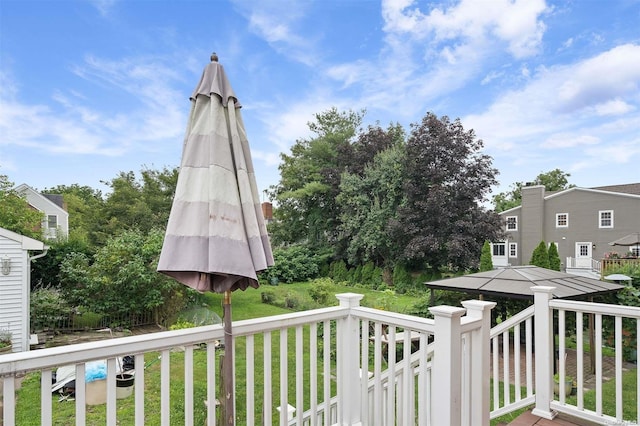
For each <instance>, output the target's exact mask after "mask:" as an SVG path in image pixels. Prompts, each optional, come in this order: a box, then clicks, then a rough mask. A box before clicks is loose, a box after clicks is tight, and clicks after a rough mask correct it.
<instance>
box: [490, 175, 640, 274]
mask: <svg viewBox="0 0 640 426" xmlns="http://www.w3.org/2000/svg"><path fill="white" fill-rule="evenodd" d="M500 216H501V217H502V218H503V220H504V226H505V231H506V239H505V240H504V241H500V242H494V243H493V244H492V255H493V256H492V260H493V265H494V266H495V267H500V266H508V265H513V266H515V265H527V264H529V261H530V260H531V255H532V253H533V250H534V249H535V248H536V246H537V245H538V244H540V241H544V242H546V243H547V244H549V243H552V242H553V243H555V244H556V245H557V247H558V253H559V254H560V259H562V262H563V264H564V267H565V268H566V269H567V272H576V273H579V274H580V275H583V274H582V273H580V271H581V270H583V271H589V272H591V271H592V270H597V269H598V268H597V264H598V262H597V261H599V260H600V259H603V258H604V257H605V254H606V253H608V252H611V251H616V252H618V253H620V254H624V253H626V252H628V251H630V250H632V251H636V252H638V251H640V247H637V246H635V247H612V246H611V245H609V243H610V242H612V241H614V240H617V239H619V238H621V237H624V236H626V235H629V234H631V233H634V232H638V231H640V183H633V184H627V185H614V186H602V187H597V188H577V187H576V188H570V189H565V190H562V191H557V192H550V193H547V194H545V187H544V186H542V185H530V186H524V187H523V188H522V204H521V205H520V206H518V207H514V208H512V209H509V210H506V211H504V212H501V213H500ZM594 261H595V262H594ZM584 275H589V274H584Z"/></svg>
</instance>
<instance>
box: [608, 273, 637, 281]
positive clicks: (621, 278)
mask: <svg viewBox="0 0 640 426" xmlns="http://www.w3.org/2000/svg"><path fill="white" fill-rule="evenodd" d="M604 279H605V280H609V281H632V280H633V278H631V277H628V276H626V275H624V274H611V275H607V276H606V277H604Z"/></svg>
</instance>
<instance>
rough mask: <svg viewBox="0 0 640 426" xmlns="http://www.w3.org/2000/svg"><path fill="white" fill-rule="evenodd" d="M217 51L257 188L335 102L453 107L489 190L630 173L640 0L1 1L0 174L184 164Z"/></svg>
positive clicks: (638, 121)
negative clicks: (486, 163)
mask: <svg viewBox="0 0 640 426" xmlns="http://www.w3.org/2000/svg"><path fill="white" fill-rule="evenodd" d="M212 51H215V52H217V53H218V54H219V56H220V62H221V63H222V64H223V65H224V67H225V69H226V71H227V74H228V75H229V78H230V80H231V84H232V86H233V88H234V90H235V92H236V94H237V95H238V97H239V99H240V101H241V103H242V105H243V109H242V114H243V119H244V122H245V125H246V128H247V133H248V137H249V141H250V144H251V149H252V155H253V162H254V166H255V169H256V174H257V179H258V186H259V188H260V189H261V190H263V189H265V188H267V187H268V186H270V185H273V184H275V183H277V182H278V180H279V173H278V164H279V163H280V158H279V154H280V153H282V152H284V153H289V148H290V147H291V145H292V144H293V143H294V142H295V141H296V139H299V138H307V137H309V136H310V133H309V131H308V127H307V123H308V122H309V121H313V116H314V114H316V113H320V112H323V111H325V110H327V109H329V108H330V107H333V106H335V107H337V108H338V109H340V110H348V109H353V110H360V109H362V108H366V110H367V114H366V117H365V124H371V123H375V122H379V123H380V124H381V125H383V126H384V127H386V126H387V125H388V124H389V123H392V122H393V123H395V122H398V123H400V124H402V125H403V126H404V127H405V129H407V130H408V129H409V125H410V124H411V123H417V122H419V121H420V120H421V119H422V117H424V115H425V114H426V112H428V111H432V112H434V113H435V114H437V115H438V116H442V115H447V116H449V117H450V118H452V119H453V118H458V117H459V118H460V119H461V121H462V124H463V125H464V127H465V129H474V130H475V132H476V135H477V136H478V138H480V139H482V140H483V141H484V143H485V152H486V153H487V154H489V155H491V156H492V157H493V159H494V161H493V165H494V166H495V167H496V168H497V169H498V170H499V171H500V175H499V176H498V178H499V180H500V185H499V186H498V187H496V188H495V189H494V192H499V191H504V190H506V189H508V187H509V186H510V185H511V184H512V183H514V182H516V181H528V180H532V179H534V178H535V176H537V175H538V174H539V173H541V172H546V171H549V170H553V169H555V168H559V169H561V170H564V171H565V172H568V173H571V178H570V182H571V183H573V184H576V185H578V186H583V187H593V186H601V185H609V184H621V183H632V182H640V112H639V111H640V1H638V0H619V1H605V0H602V1H596V0H575V1H551V0H548V1H543V0H516V1H510V0H470V1H467V0H462V1H411V0H388V1H387V0H383V1H373V0H371V1H369V0H345V1H338V0H319V1H302V0H295V1H287V0H265V1H244V0H243V1H223V0H215V1H204V0H202V1H195V0H193V1H190V0H185V1H159V0H156V1H154V0H146V1H143V0H127V1H124V0H84V1H80V0H77V1H74V0H67V1H31V0H0V173H1V174H6V175H8V177H9V179H10V180H11V181H13V182H15V183H16V184H20V183H27V184H29V185H31V186H32V187H34V188H37V189H44V188H47V187H53V186H56V185H71V184H74V183H77V184H80V185H88V186H90V187H92V188H95V189H99V190H101V191H106V190H107V189H108V188H107V187H106V186H105V185H104V184H102V183H101V181H109V180H111V179H112V178H114V177H115V176H116V175H117V174H118V173H119V172H120V171H134V172H139V171H140V170H141V169H142V168H144V167H147V168H155V169H159V168H162V167H164V166H168V167H174V166H177V165H179V163H180V155H181V147H182V141H183V137H184V131H185V126H186V122H187V114H188V112H189V95H190V94H191V92H192V90H193V89H194V87H195V85H196V83H197V82H198V80H199V78H200V74H201V72H202V69H203V67H204V66H205V65H206V64H207V63H208V62H209V56H210V53H211V52H212Z"/></svg>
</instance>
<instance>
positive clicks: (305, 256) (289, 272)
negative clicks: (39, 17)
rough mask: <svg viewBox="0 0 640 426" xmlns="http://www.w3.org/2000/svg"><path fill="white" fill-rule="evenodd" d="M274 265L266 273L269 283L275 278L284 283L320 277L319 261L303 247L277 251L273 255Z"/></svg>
mask: <svg viewBox="0 0 640 426" xmlns="http://www.w3.org/2000/svg"><path fill="white" fill-rule="evenodd" d="M273 259H274V265H273V266H271V267H270V268H269V269H267V271H266V272H265V275H266V277H267V281H268V282H271V280H272V279H273V278H274V277H275V278H277V279H278V280H279V281H282V282H284V283H292V282H299V281H306V280H308V279H309V278H313V277H316V276H318V272H319V270H320V269H319V266H318V264H319V259H317V258H316V257H315V256H314V255H312V254H311V253H310V252H309V249H307V248H305V247H301V246H291V247H287V248H283V249H276V250H275V251H274V253H273Z"/></svg>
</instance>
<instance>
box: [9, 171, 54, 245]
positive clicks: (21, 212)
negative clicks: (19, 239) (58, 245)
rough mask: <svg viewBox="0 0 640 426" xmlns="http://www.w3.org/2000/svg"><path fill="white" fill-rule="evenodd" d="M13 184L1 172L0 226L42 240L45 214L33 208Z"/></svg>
mask: <svg viewBox="0 0 640 426" xmlns="http://www.w3.org/2000/svg"><path fill="white" fill-rule="evenodd" d="M13 186H14V184H13V182H11V181H10V180H9V178H8V177H7V176H6V175H2V174H0V227H2V228H5V229H8V230H9V231H13V232H15V233H18V234H21V235H25V236H27V237H30V238H34V239H38V240H41V239H42V231H41V229H42V228H41V226H42V221H43V220H44V214H42V213H41V212H39V211H37V210H35V209H33V208H31V207H30V206H29V203H28V202H27V200H26V198H24V197H23V196H22V195H20V194H19V193H17V192H16V191H15V190H14V189H13Z"/></svg>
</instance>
